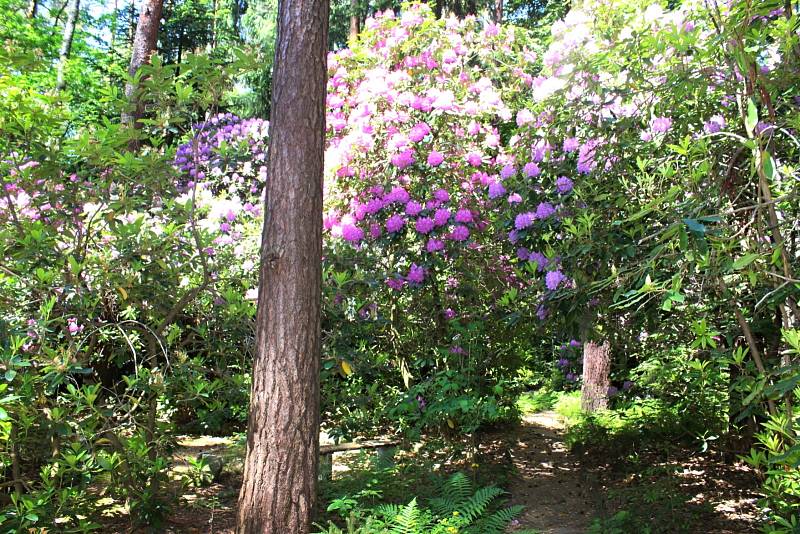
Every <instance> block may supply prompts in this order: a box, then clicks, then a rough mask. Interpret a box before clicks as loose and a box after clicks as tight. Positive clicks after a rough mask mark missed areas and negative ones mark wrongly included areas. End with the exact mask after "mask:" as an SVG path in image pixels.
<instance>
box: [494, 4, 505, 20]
mask: <svg viewBox="0 0 800 534" xmlns="http://www.w3.org/2000/svg"><path fill="white" fill-rule="evenodd" d="M494 22H495V24H500V23H501V22H503V0H494Z"/></svg>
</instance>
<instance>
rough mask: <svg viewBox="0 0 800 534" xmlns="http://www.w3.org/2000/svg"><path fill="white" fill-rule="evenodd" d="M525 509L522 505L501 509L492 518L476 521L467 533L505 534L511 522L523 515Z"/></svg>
mask: <svg viewBox="0 0 800 534" xmlns="http://www.w3.org/2000/svg"><path fill="white" fill-rule="evenodd" d="M523 509H524V507H523V506H520V505H515V506H510V507H508V508H501V509H500V510H497V511H496V512H494V513H493V514H491V515H490V516H488V517H485V518H482V519H480V520H479V521H476V522H475V524H474V526H472V527H471V528H470V529H468V530H467V532H468V533H469V534H503V533H504V532H505V531H506V527H507V526H508V524H509V523H510V522H511V520H512V519H514V518H515V517H517V516H518V515H519V514H520V513H522V510H523Z"/></svg>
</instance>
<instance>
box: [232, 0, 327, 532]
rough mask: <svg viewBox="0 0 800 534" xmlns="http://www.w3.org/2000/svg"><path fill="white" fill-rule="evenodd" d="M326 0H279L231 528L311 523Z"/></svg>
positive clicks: (297, 528)
mask: <svg viewBox="0 0 800 534" xmlns="http://www.w3.org/2000/svg"><path fill="white" fill-rule="evenodd" d="M328 11H329V5H328V0H280V2H279V4H278V38H277V43H276V48H275V63H274V65H275V71H274V76H273V88H272V112H271V122H270V142H269V156H268V161H267V175H268V176H269V179H268V180H267V189H266V197H267V198H266V215H265V218H264V232H263V234H262V245H261V271H260V284H259V296H258V313H257V317H256V321H257V326H256V357H255V361H254V363H253V389H252V397H251V401H250V416H249V421H248V430H247V457H246V459H245V466H244V480H243V482H242V489H241V492H240V494H239V516H238V533H239V534H256V533H258V534H265V533H276V534H277V533H284V532H285V533H293V534H294V533H298V534H304V533H307V532H309V530H310V528H311V520H312V516H313V513H314V507H315V504H316V489H317V488H316V484H317V470H318V463H319V367H320V298H321V280H322V268H321V258H322V173H323V164H322V158H323V153H324V150H325V139H324V137H325V83H326V58H327V43H328Z"/></svg>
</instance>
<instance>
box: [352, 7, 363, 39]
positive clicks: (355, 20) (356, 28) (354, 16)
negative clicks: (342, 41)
mask: <svg viewBox="0 0 800 534" xmlns="http://www.w3.org/2000/svg"><path fill="white" fill-rule="evenodd" d="M359 26H360V20H359V18H358V0H350V38H351V39H354V38H355V37H356V36H357V35H358V32H359V31H360V30H361V28H360V27H359Z"/></svg>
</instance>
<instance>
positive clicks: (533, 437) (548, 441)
mask: <svg viewBox="0 0 800 534" xmlns="http://www.w3.org/2000/svg"><path fill="white" fill-rule="evenodd" d="M564 435H565V429H564V426H563V423H562V421H561V419H560V417H559V416H558V415H557V414H556V413H554V412H550V411H545V412H540V413H537V414H533V415H528V416H526V417H525V418H524V420H523V421H522V423H521V424H520V425H519V426H518V427H516V428H513V429H507V430H502V431H497V432H492V433H489V434H487V435H485V436H483V438H482V439H481V449H480V453H479V456H478V458H475V459H473V460H469V461H463V460H462V461H461V462H459V463H457V464H454V465H451V466H444V468H445V470H457V469H465V468H469V465H470V464H469V462H471V461H477V462H480V464H481V468H480V469H481V470H483V471H485V472H486V473H488V474H489V476H492V473H497V474H498V475H500V476H501V478H504V479H505V480H506V482H505V483H504V487H505V488H506V489H507V491H508V493H509V504H521V505H523V506H524V507H525V510H524V512H523V514H522V515H521V516H520V517H519V518H518V520H517V521H515V522H514V523H513V525H512V527H511V528H510V531H511V532H514V531H519V530H523V529H532V530H535V531H537V532H541V533H542V534H573V533H574V534H578V533H585V532H590V533H598V534H599V533H606V532H609V533H610V532H614V533H618V532H619V533H628V532H630V533H631V534H640V533H644V532H651V533H665V534H666V533H670V534H673V533H675V534H679V533H686V534H694V533H698V534H700V533H703V534H746V533H751V532H752V533H755V532H758V526H759V514H758V508H757V506H756V501H757V499H758V497H759V495H758V493H757V492H756V488H758V481H757V480H756V478H755V475H754V473H753V472H752V471H751V470H749V469H748V468H747V467H746V466H744V465H742V464H726V463H724V462H723V461H722V460H721V459H720V458H718V457H716V456H714V455H712V454H706V455H698V454H694V453H693V452H692V451H688V450H681V449H676V450H675V451H674V452H673V453H671V455H668V456H667V457H665V456H664V454H663V453H659V454H647V453H642V455H640V456H639V457H637V458H636V461H634V462H632V461H631V460H630V459H625V460H621V459H619V458H613V459H612V458H603V457H598V456H597V455H595V454H593V453H591V452H585V453H582V454H574V453H571V452H570V451H569V450H568V449H567V447H566V445H565V443H564ZM201 452H205V453H212V454H216V455H219V456H221V457H223V458H225V469H224V471H223V473H222V475H221V476H220V477H219V479H218V480H217V481H215V482H214V483H213V484H212V485H210V486H209V487H206V488H199V489H187V488H186V487H185V486H184V485H182V484H180V483H179V482H178V479H179V478H180V476H181V472H182V471H185V470H186V469H188V463H187V462H186V459H187V458H189V457H196V456H197V455H198V454H200V453H201ZM240 455H241V449H240V448H236V447H234V446H233V442H232V440H230V439H224V438H186V439H184V440H181V442H180V447H179V449H178V450H177V451H176V453H175V459H176V463H177V469H176V472H175V474H174V478H175V479H176V480H175V484H173V486H172V488H171V489H170V490H168V491H169V493H170V494H169V499H170V501H171V503H172V505H173V513H172V514H171V515H170V517H169V518H168V520H167V522H166V524H165V525H164V526H163V529H161V530H160V531H161V532H164V533H169V534H233V532H234V526H235V517H236V498H237V494H238V488H239V485H240V483H241V458H240ZM473 465H477V464H473ZM451 468H452V469H451ZM347 469H348V466H347V456H346V455H344V456H341V457H339V458H338V459H337V458H336V457H335V459H334V477H342V476H347V473H346V471H347ZM410 491H411V490H410ZM411 493H413V491H411ZM411 493H409V495H411ZM620 512H621V513H622V516H620ZM105 531H106V532H115V533H117V532H118V533H123V532H125V533H133V532H137V533H138V532H145V530H141V529H134V528H131V527H130V526H129V525H128V524H126V521H125V518H124V517H118V518H116V519H112V520H110V523H109V524H108V525H107V528H106V529H105Z"/></svg>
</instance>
